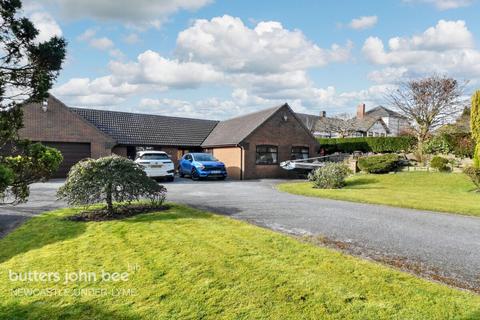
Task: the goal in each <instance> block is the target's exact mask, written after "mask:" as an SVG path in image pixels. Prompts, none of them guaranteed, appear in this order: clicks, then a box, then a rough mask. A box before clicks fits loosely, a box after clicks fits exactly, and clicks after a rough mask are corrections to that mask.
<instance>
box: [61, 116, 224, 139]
mask: <svg viewBox="0 0 480 320" xmlns="http://www.w3.org/2000/svg"><path fill="white" fill-rule="evenodd" d="M70 110H72V111H73V112H75V113H77V114H78V115H80V116H81V117H82V118H84V119H85V120H87V121H88V122H90V123H91V124H93V125H94V126H95V127H97V128H98V129H99V130H101V131H102V132H104V133H105V134H107V135H108V136H110V137H112V138H113V139H115V140H116V141H117V143H118V144H124V145H162V146H185V147H196V146H200V145H201V144H202V142H203V141H204V140H205V139H206V138H207V136H208V135H209V134H210V133H211V132H212V130H213V129H214V128H215V126H216V125H217V124H218V121H213V120H202V119H191V118H179V117H169V116H159V115H151V114H140V113H128V112H120V111H108V110H95V109H84V108H70Z"/></svg>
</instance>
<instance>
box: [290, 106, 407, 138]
mask: <svg viewBox="0 0 480 320" xmlns="http://www.w3.org/2000/svg"><path fill="white" fill-rule="evenodd" d="M298 116H299V118H300V119H302V121H303V122H304V124H305V125H306V126H307V127H308V128H309V129H310V130H311V132H312V133H313V134H314V135H315V136H316V137H321V138H339V137H346V136H348V137H385V136H399V135H400V134H402V133H404V132H406V131H408V128H409V122H408V120H407V118H405V117H404V116H403V115H401V114H399V113H398V112H395V111H393V110H390V109H388V108H385V107H383V106H378V107H375V108H373V109H371V110H369V111H365V104H363V103H362V104H360V105H358V107H357V113H356V116H355V117H351V116H348V114H345V115H344V117H327V116H326V112H325V111H322V112H321V113H320V115H319V116H316V115H311V114H298Z"/></svg>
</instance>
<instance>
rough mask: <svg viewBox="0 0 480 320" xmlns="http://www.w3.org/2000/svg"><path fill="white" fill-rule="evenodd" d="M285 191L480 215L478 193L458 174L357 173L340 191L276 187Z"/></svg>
mask: <svg viewBox="0 0 480 320" xmlns="http://www.w3.org/2000/svg"><path fill="white" fill-rule="evenodd" d="M278 189H279V190H281V191H284V192H289V193H294V194H299V195H304V196H311V197H321V198H330V199H337V200H347V201H354V202H364V203H375V204H384V205H390V206H395V207H404V208H413V209H422V210H432V211H442V212H451V213H459V214H465V215H472V216H480V193H476V192H473V190H474V185H473V183H472V182H471V181H470V180H469V178H468V177H467V176H465V175H463V174H460V173H429V172H401V173H396V174H384V175H373V174H372V175H364V174H357V175H355V176H352V177H350V178H348V179H347V186H346V187H345V188H343V189H337V190H334V189H315V188H312V184H311V183H310V182H301V183H284V184H280V185H278Z"/></svg>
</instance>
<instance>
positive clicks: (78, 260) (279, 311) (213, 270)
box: [0, 205, 480, 320]
mask: <svg viewBox="0 0 480 320" xmlns="http://www.w3.org/2000/svg"><path fill="white" fill-rule="evenodd" d="M75 212H76V211H75V210H74V209H63V210H57V211H54V212H50V213H46V214H43V215H40V216H38V217H35V218H32V219H31V220H29V221H28V222H26V223H25V224H24V225H22V226H21V227H20V228H19V229H17V230H15V231H14V232H12V233H11V234H9V235H8V236H6V237H5V238H4V239H2V240H0V319H49V320H51V319H185V318H189V319H199V318H203V319H219V318H224V319H251V318H256V319H280V318H281V319H300V318H315V319H318V318H324V319H392V318H395V319H478V318H479V317H480V297H479V296H477V295H474V294H472V293H469V292H464V291H460V290H456V289H452V288H449V287H446V286H444V285H441V284H437V283H432V282H428V281H426V280H423V279H419V278H416V277H414V276H412V275H409V274H406V273H402V272H399V271H396V270H392V269H390V268H387V267H384V266H381V265H379V264H376V263H372V262H368V261H364V260H361V259H357V258H353V257H349V256H346V255H343V254H341V253H338V252H336V251H333V250H330V249H326V248H321V247H317V246H314V245H311V244H308V243H302V242H299V241H297V240H295V239H293V238H290V237H288V236H284V235H281V234H278V233H274V232H272V231H269V230H265V229H262V228H259V227H256V226H252V225H249V224H247V223H244V222H240V221H236V220H232V219H229V218H225V217H221V216H217V215H211V214H209V213H207V212H203V211H199V210H195V209H192V208H189V207H185V206H179V205H172V206H171V207H170V209H168V210H166V211H162V212H158V213H149V214H143V215H138V216H135V217H131V218H127V219H124V220H116V221H103V222H73V221H69V220H66V219H65V218H64V217H65V216H67V215H71V214H74V213H75ZM80 270H81V271H83V272H90V273H93V274H96V275H97V276H98V278H97V279H89V280H87V279H86V278H84V279H83V280H81V281H80V280H79V281H71V282H67V283H65V281H64V280H65V279H64V275H65V273H67V274H75V273H77V272H78V271H80ZM102 270H103V271H104V272H108V273H109V274H111V273H112V272H119V273H122V272H127V273H128V279H127V280H126V281H117V282H112V281H108V280H105V279H103V280H102V279H100V277H99V276H100V274H101V272H102ZM35 271H36V272H37V274H38V273H39V272H51V273H56V272H58V273H59V277H60V280H59V281H54V280H55V279H53V280H52V281H32V280H31V281H14V280H12V272H13V273H14V275H17V276H18V275H22V274H23V275H24V276H25V274H26V273H28V272H30V273H32V272H35ZM77 274H78V273H77ZM13 277H15V276H13ZM28 290H34V292H36V293H34V294H32V295H28V294H18V293H19V292H20V293H22V292H29V291H28ZM35 290H36V291H35Z"/></svg>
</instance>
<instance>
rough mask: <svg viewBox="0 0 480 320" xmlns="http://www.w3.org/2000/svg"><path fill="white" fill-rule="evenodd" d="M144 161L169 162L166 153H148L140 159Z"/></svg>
mask: <svg viewBox="0 0 480 320" xmlns="http://www.w3.org/2000/svg"><path fill="white" fill-rule="evenodd" d="M140 159H142V160H169V159H170V158H169V157H168V155H166V154H164V153H146V154H144V155H143V156H141V157H140Z"/></svg>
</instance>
